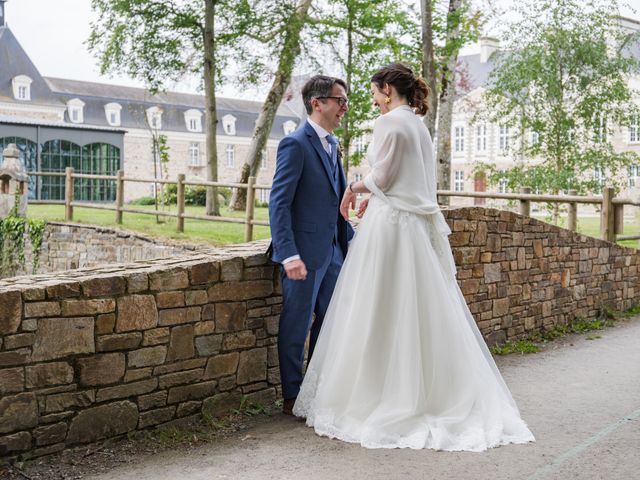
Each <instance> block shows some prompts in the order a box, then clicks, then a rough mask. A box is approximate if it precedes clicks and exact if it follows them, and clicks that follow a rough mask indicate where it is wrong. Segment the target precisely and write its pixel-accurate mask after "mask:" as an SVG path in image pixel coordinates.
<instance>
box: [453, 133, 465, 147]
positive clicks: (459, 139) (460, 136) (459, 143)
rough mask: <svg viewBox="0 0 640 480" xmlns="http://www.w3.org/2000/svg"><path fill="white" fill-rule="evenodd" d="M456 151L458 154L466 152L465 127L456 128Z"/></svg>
mask: <svg viewBox="0 0 640 480" xmlns="http://www.w3.org/2000/svg"><path fill="white" fill-rule="evenodd" d="M453 131H454V135H453V137H454V151H455V152H456V153H461V152H464V127H455V128H454V130H453Z"/></svg>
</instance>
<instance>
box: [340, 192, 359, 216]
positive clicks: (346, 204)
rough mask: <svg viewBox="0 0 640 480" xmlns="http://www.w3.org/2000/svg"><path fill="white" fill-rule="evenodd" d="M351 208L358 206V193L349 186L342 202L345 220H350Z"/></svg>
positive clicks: (342, 213) (341, 212) (341, 209)
mask: <svg viewBox="0 0 640 480" xmlns="http://www.w3.org/2000/svg"><path fill="white" fill-rule="evenodd" d="M350 208H353V209H355V208H356V194H355V193H353V192H352V191H351V190H350V189H348V188H347V189H346V190H345V192H344V195H343V196H342V202H340V214H341V215H342V216H343V217H344V219H345V220H349V209H350Z"/></svg>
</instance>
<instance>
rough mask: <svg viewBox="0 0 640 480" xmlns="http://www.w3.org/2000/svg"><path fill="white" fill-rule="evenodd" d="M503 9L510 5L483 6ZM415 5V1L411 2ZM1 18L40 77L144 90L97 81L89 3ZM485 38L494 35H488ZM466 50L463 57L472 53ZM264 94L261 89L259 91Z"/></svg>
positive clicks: (54, 0) (228, 90)
mask: <svg viewBox="0 0 640 480" xmlns="http://www.w3.org/2000/svg"><path fill="white" fill-rule="evenodd" d="M484 1H485V2H492V3H496V4H498V5H499V6H500V8H502V9H505V8H508V6H509V5H510V4H511V3H512V2H513V0H484ZM416 3H417V0H416ZM628 3H629V4H630V5H631V8H632V9H634V10H635V11H636V13H635V14H634V13H633V10H631V9H629V8H626V9H624V10H623V12H622V14H623V15H627V16H632V17H634V18H637V19H640V0H630V1H629V2H628ZM5 7H6V8H5V9H6V12H5V17H6V19H7V24H8V25H9V27H10V28H11V30H12V32H13V33H14V35H15V36H16V37H17V38H18V41H19V42H20V43H21V44H22V47H23V48H24V49H25V50H26V52H27V54H28V55H29V56H30V58H31V60H32V61H33V63H34V64H35V65H36V67H37V68H38V70H39V71H40V73H41V74H42V75H44V76H46V77H60V78H66V79H72V80H84V81H92V82H102V83H112V84H116V85H124V86H138V87H142V86H144V85H143V84H142V83H141V82H139V81H137V80H134V79H131V78H128V77H126V76H112V77H109V76H101V75H100V70H99V68H98V65H97V61H96V59H95V58H94V57H93V56H92V55H91V54H90V53H89V52H88V50H87V48H86V45H85V42H86V39H87V38H88V37H89V32H90V23H91V21H92V20H93V19H94V18H95V15H94V14H93V12H92V11H91V0H8V1H7V3H6V4H5ZM486 33H487V34H489V35H491V34H494V33H495V32H492V31H488V32H486ZM475 48H476V47H475V46H472V47H467V48H466V49H465V50H464V51H463V53H475V51H474V49H475ZM168 89H169V90H175V91H185V92H194V91H195V85H194V82H190V83H189V82H184V83H182V84H176V85H172V86H170V87H169V88H168ZM263 90H264V89H263ZM265 93H266V90H265V91H260V90H258V91H252V92H246V91H238V90H237V88H236V87H234V86H232V85H230V86H225V87H223V88H222V89H221V91H220V92H219V95H221V96H226V97H236V98H248V97H249V98H250V97H254V98H255V97H258V98H259V97H260V96H263V97H264V95H265Z"/></svg>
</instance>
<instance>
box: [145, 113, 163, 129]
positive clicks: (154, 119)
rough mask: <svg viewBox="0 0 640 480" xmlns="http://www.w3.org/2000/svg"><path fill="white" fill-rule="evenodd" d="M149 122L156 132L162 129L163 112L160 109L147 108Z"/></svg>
mask: <svg viewBox="0 0 640 480" xmlns="http://www.w3.org/2000/svg"><path fill="white" fill-rule="evenodd" d="M147 122H149V126H150V127H151V128H153V129H154V130H160V129H161V128H162V110H160V108H159V107H151V108H147Z"/></svg>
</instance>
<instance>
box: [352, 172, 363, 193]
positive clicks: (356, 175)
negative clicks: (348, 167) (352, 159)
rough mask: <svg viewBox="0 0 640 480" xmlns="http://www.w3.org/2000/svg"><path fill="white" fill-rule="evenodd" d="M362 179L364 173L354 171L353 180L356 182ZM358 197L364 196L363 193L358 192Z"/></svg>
mask: <svg viewBox="0 0 640 480" xmlns="http://www.w3.org/2000/svg"><path fill="white" fill-rule="evenodd" d="M361 180H362V174H361V173H354V174H353V181H354V182H360V181H361ZM356 198H362V193H358V194H356Z"/></svg>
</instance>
